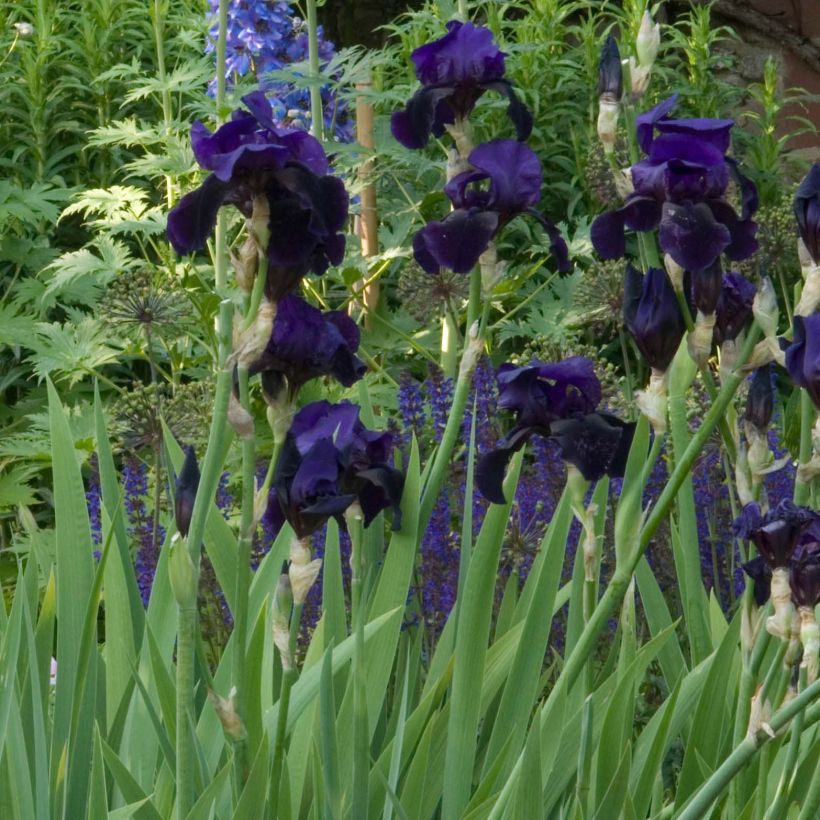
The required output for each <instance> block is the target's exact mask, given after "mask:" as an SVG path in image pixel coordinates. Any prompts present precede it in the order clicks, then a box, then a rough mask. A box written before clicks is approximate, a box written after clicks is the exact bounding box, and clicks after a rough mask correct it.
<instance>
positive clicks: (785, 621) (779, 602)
mask: <svg viewBox="0 0 820 820" xmlns="http://www.w3.org/2000/svg"><path fill="white" fill-rule="evenodd" d="M772 606H773V607H774V615H772V616H771V617H769V618H767V619H766V631H767V632H768V633H769V634H770V635H773V636H774V637H775V638H780V639H781V640H783V641H787V640H789V639H790V637H791V625H792V618H793V617H794V606H793V605H792V593H791V589H790V588H789V570H788V569H787V568H786V567H775V568H774V569H773V570H772Z"/></svg>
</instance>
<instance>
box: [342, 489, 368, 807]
mask: <svg viewBox="0 0 820 820" xmlns="http://www.w3.org/2000/svg"><path fill="white" fill-rule="evenodd" d="M346 520H347V528H348V531H349V532H350V569H351V579H350V594H351V604H352V610H353V612H352V617H353V634H354V645H353V646H354V648H353V796H352V806H351V816H352V817H356V818H357V820H358V818H362V820H367V809H368V800H367V792H368V775H369V773H370V730H369V727H368V715H367V680H366V674H367V673H366V670H365V665H364V621H365V609H366V606H365V601H364V595H363V585H364V574H365V559H364V548H363V547H364V543H363V527H362V514H361V510H360V509H358V505H355V506H354V507H351V508H350V509H349V510H348V514H347V515H346Z"/></svg>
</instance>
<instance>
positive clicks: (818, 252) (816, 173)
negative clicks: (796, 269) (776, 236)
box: [794, 162, 820, 265]
mask: <svg viewBox="0 0 820 820" xmlns="http://www.w3.org/2000/svg"><path fill="white" fill-rule="evenodd" d="M794 215H795V217H796V219H797V228H798V230H799V231H800V238H801V239H802V240H803V244H804V245H805V246H806V250H807V251H808V252H809V256H810V257H811V258H812V261H813V262H814V264H815V265H818V264H820V162H815V163H814V165H812V166H811V170H810V171H809V172H808V174H806V176H805V178H804V179H803V181H802V182H801V183H800V187H799V188H798V189H797V193H796V194H795V197H794Z"/></svg>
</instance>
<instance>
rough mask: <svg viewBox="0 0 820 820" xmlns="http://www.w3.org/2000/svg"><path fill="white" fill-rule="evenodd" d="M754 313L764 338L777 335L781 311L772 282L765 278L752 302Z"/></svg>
mask: <svg viewBox="0 0 820 820" xmlns="http://www.w3.org/2000/svg"><path fill="white" fill-rule="evenodd" d="M752 312H753V313H754V317H755V320H756V321H757V323H758V325H759V326H760V329H761V330H762V331H763V335H764V336H767V337H768V336H776V335H777V323H778V320H779V319H780V310H779V308H778V307H777V294H776V293H775V290H774V285H772V280H771V279H769V277H768V276H764V277H763V280H762V281H761V283H760V287H759V288H758V289H757V293H756V294H755V298H754V302H752Z"/></svg>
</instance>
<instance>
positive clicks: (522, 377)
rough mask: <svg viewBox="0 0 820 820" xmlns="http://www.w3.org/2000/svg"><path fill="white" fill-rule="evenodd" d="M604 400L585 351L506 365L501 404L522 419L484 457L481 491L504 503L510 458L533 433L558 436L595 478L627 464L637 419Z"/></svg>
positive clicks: (480, 470)
mask: <svg viewBox="0 0 820 820" xmlns="http://www.w3.org/2000/svg"><path fill="white" fill-rule="evenodd" d="M600 400H601V383H600V382H599V381H598V377H597V376H596V375H595V371H594V369H593V364H592V361H591V360H590V359H587V358H585V357H583V356H573V357H572V358H569V359H565V360H564V361H562V362H557V363H546V364H545V363H543V362H539V361H534V362H532V363H531V364H529V365H527V366H525V367H516V366H515V365H512V364H504V365H502V366H501V367H500V368H499V370H498V406H499V407H500V408H502V409H505V410H512V411H513V412H514V413H515V416H516V419H515V420H516V424H515V426H514V427H513V428H512V430H510V431H509V433H507V435H506V436H504V438H503V439H501V441H500V442H499V443H498V445H497V447H496V448H495V449H494V450H492V451H490V452H489V453H487V454H486V455H484V456H483V457H482V459H481V460H480V461H479V463H478V466H477V467H476V484H477V486H478V488H479V490H480V491H481V493H482V494H483V495H484V496H485V497H486V498H487V499H488V500H489V501H491V502H492V503H494V504H503V503H504V492H503V489H502V483H503V480H504V472H505V470H506V467H507V464H508V462H509V460H510V458H512V455H513V453H514V452H516V451H517V450H520V449H521V448H522V447H523V446H524V444H525V443H526V442H527V441H528V440H529V439H530V437H531V436H533V435H541V436H551V437H554V438H556V440H557V441H558V443H559V445H560V447H561V450H562V454H563V457H564V459H565V460H566V461H569V462H570V463H571V464H575V466H576V467H578V469H579V470H580V471H581V472H582V473H583V475H584V476H585V477H587V478H589V479H590V480H593V479H597V478H600V477H601V476H602V475H603V474H604V473H606V472H608V471H609V470H610V469H612V470H615V471H617V470H618V469H619V468H620V470H623V464H622V462H621V458H620V450H619V447H621V446H623V442H624V441H625V440H626V438H627V437H628V438H629V440H630V441H631V433H632V431H633V430H634V425H632V426H631V428H630V426H629V425H626V424H625V423H624V422H621V421H620V420H619V419H616V418H615V417H614V416H610V415H608V414H604V413H596V412H595V408H596V407H597V406H598V403H599V402H600ZM627 428H629V429H628V430H627ZM625 432H626V435H624V433H625ZM626 449H627V451H628V449H629V445H628V443H627V444H626ZM616 451H617V452H616ZM613 474H614V473H612V472H610V475H613Z"/></svg>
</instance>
